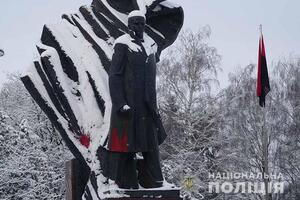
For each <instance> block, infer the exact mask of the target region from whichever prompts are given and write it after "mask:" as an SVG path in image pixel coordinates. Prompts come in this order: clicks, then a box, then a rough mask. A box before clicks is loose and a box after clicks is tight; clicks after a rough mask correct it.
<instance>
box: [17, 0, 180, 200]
mask: <svg viewBox="0 0 300 200" xmlns="http://www.w3.org/2000/svg"><path fill="white" fill-rule="evenodd" d="M183 18H184V17H183V10H182V8H181V7H180V6H178V5H174V4H173V3H171V2H169V1H166V0H93V1H92V4H91V5H90V6H83V7H81V8H80V9H79V12H78V13H75V14H68V15H67V14H64V15H63V16H62V20H61V21H60V22H59V23H57V24H54V25H45V26H44V28H43V33H42V36H41V42H40V43H39V44H37V50H38V53H39V55H40V59H38V60H36V61H34V62H33V65H32V67H31V68H30V69H29V70H28V72H27V73H26V74H25V75H24V76H23V77H22V81H23V83H24V85H25V87H26V88H27V90H28V91H29V93H30V94H31V96H32V97H33V99H34V100H35V101H36V102H37V104H38V105H39V106H40V107H41V109H42V110H43V111H44V112H45V113H46V115H47V116H48V118H49V119H50V121H51V122H52V123H53V124H54V126H55V128H56V129H57V131H58V132H59V133H60V135H61V136H62V138H63V139H64V141H65V143H66V144H67V146H68V148H69V149H70V151H71V152H72V154H73V155H74V156H75V158H76V159H77V162H79V166H80V168H79V173H80V176H82V177H87V179H85V178H84V179H85V180H83V182H84V186H83V189H82V190H78V193H76V199H81V197H82V199H87V200H95V199H97V200H103V199H149V198H150V199H156V198H159V199H174V200H175V199H180V198H179V190H178V189H176V188H175V187H174V186H172V185H170V184H168V183H167V182H165V181H164V179H163V176H162V172H161V167H160V161H159V150H158V149H159V148H158V147H159V145H160V144H161V143H162V142H163V141H164V139H165V138H166V133H165V130H164V128H163V125H162V122H161V119H160V116H159V113H158V110H157V102H156V91H155V75H156V63H157V62H158V61H159V58H160V54H161V52H162V51H163V50H164V49H166V48H167V47H168V46H170V45H171V44H172V43H173V42H174V41H175V40H176V38H177V36H178V33H179V31H180V29H181V27H182V24H183ZM138 153H140V154H141V155H137V154H138ZM77 176H79V174H78V175H77Z"/></svg>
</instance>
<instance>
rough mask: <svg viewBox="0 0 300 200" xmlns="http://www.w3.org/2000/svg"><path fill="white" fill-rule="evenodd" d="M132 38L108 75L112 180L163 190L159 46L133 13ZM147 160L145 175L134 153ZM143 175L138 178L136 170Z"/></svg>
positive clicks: (122, 41) (124, 39)
mask: <svg viewBox="0 0 300 200" xmlns="http://www.w3.org/2000/svg"><path fill="white" fill-rule="evenodd" d="M128 28H129V34H124V35H123V36H121V37H119V38H118V39H116V41H115V44H114V54H113V57H112V63H111V68H110V72H109V88H110V95H111V98H112V115H111V125H110V131H109V140H108V149H109V151H111V152H113V153H112V154H111V155H112V156H111V158H110V159H109V160H110V161H109V163H108V165H109V168H110V169H109V170H111V173H110V174H114V177H113V180H115V182H116V183H117V184H118V186H119V187H120V188H135V189H136V188H138V183H139V184H140V185H141V186H143V187H145V188H156V187H161V186H162V184H163V176H162V171H161V166H160V159H159V150H158V146H159V145H160V144H161V143H162V142H163V141H164V139H165V138H166V133H165V130H164V128H163V126H162V122H161V119H160V116H159V114H158V110H157V101H156V84H155V80H156V60H157V58H158V55H156V50H157V45H156V43H155V42H154V40H152V39H151V38H150V37H149V36H147V35H146V34H144V29H145V16H144V14H143V13H141V12H140V11H133V12H131V13H130V14H129V17H128ZM138 152H141V153H142V155H143V162H142V163H143V164H142V165H143V166H142V167H141V168H142V170H140V169H139V167H137V164H136V153H138ZM137 168H138V170H139V172H138V173H137V172H136V170H137Z"/></svg>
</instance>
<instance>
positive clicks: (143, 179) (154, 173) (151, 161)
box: [137, 147, 164, 188]
mask: <svg viewBox="0 0 300 200" xmlns="http://www.w3.org/2000/svg"><path fill="white" fill-rule="evenodd" d="M142 154H143V157H144V160H139V162H138V166H137V168H138V171H139V174H138V179H139V183H140V185H141V186H143V187H144V188H158V187H162V185H163V181H164V179H163V175H162V171H161V165H160V157H159V150H158V147H157V148H156V149H154V150H153V151H149V152H143V153H142Z"/></svg>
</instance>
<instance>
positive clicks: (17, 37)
mask: <svg viewBox="0 0 300 200" xmlns="http://www.w3.org/2000/svg"><path fill="white" fill-rule="evenodd" d="M170 1H174V2H176V3H177V4H180V5H182V6H183V8H184V10H185V24H184V28H190V29H192V30H193V31H197V30H198V29H199V28H201V27H203V26H205V25H210V27H211V30H212V35H211V38H210V40H209V41H208V42H209V44H210V45H212V46H214V47H216V48H217V50H218V52H219V54H220V55H221V56H222V63H221V67H222V69H223V72H222V73H221V74H220V76H219V78H220V82H221V87H224V86H226V85H227V83H228V82H227V80H228V79H227V75H228V73H230V72H234V71H235V70H236V69H237V67H238V66H245V65H247V64H249V63H256V62H257V54H258V53H257V52H258V39H259V31H258V26H259V24H263V32H264V37H265V45H266V51H267V60H268V63H269V67H270V68H271V63H272V62H274V61H276V60H278V59H280V58H283V57H289V56H290V55H300V43H299V38H300V12H299V8H300V1H299V0H247V1H245V0H226V1H225V0H223V1H220V0H170ZM90 2H91V0H0V48H1V49H4V50H5V56H4V57H1V58H0V72H1V73H0V85H1V84H2V83H3V82H4V80H5V73H6V72H13V71H17V70H18V71H20V72H22V71H23V70H25V69H26V68H27V67H28V65H29V64H30V62H31V61H32V59H33V56H34V53H33V52H34V50H35V48H34V47H35V43H36V42H37V41H38V40H39V37H40V35H41V30H42V27H43V24H46V23H55V21H58V20H59V19H60V16H61V14H62V13H70V12H74V11H76V10H77V9H78V8H79V7H80V6H81V5H85V4H90ZM269 70H272V69H269Z"/></svg>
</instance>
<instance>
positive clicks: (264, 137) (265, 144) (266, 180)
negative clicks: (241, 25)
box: [259, 24, 271, 200]
mask: <svg viewBox="0 0 300 200" xmlns="http://www.w3.org/2000/svg"><path fill="white" fill-rule="evenodd" d="M259 31H260V37H262V36H263V31H262V24H260V25H259ZM265 106H266V104H265ZM265 106H264V107H261V109H262V112H263V126H262V149H263V152H262V153H263V163H262V165H263V179H264V184H265V200H271V199H270V196H269V192H270V191H269V188H268V185H269V178H268V177H265V175H267V176H269V150H268V132H267V131H266V109H265Z"/></svg>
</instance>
